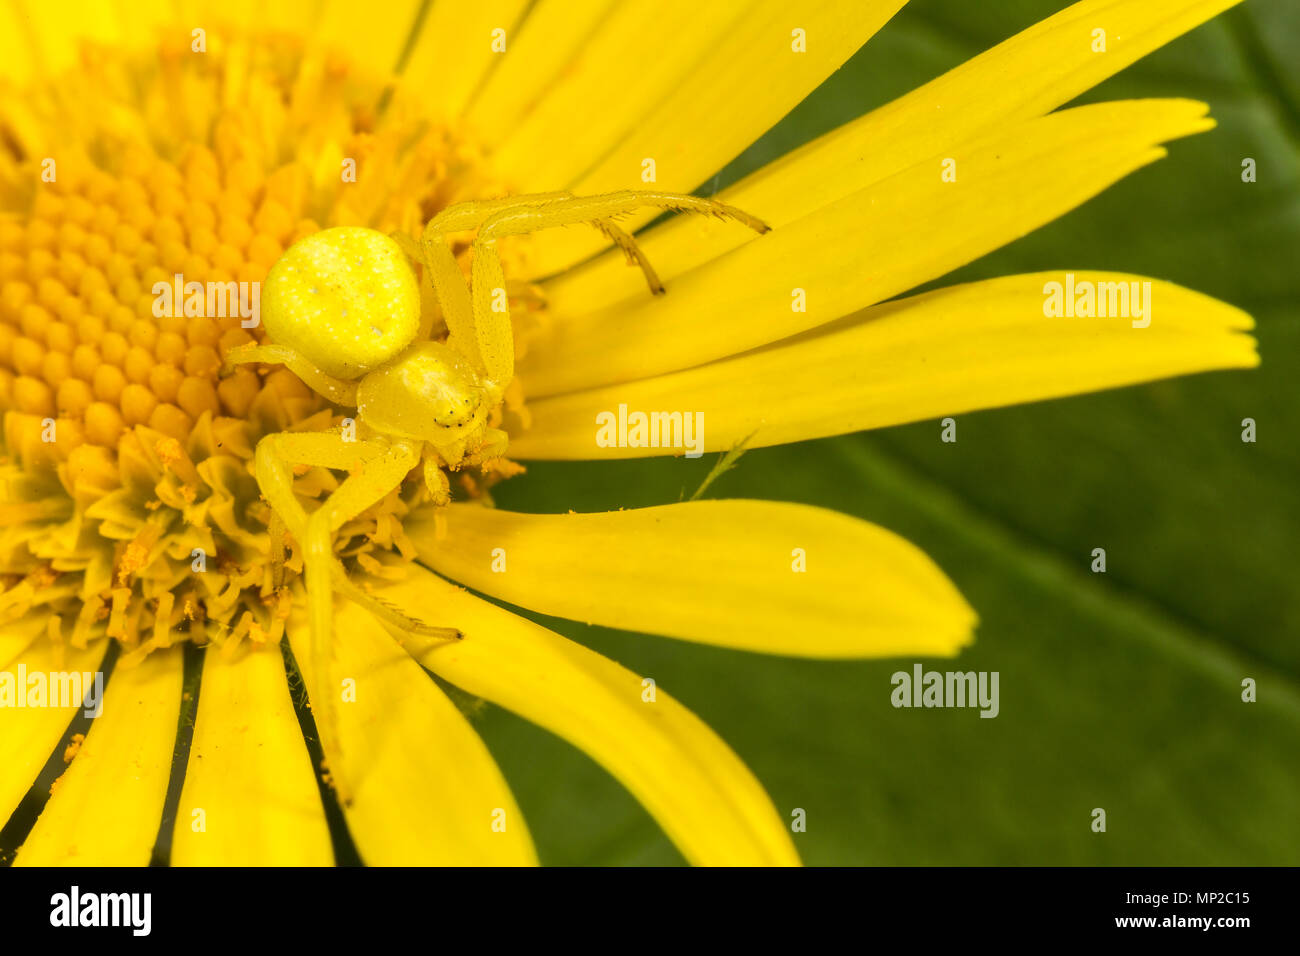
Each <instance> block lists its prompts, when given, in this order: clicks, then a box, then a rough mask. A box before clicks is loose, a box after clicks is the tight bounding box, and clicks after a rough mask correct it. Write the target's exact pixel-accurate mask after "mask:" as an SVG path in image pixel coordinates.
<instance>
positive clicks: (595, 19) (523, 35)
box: [465, 0, 614, 145]
mask: <svg viewBox="0 0 1300 956" xmlns="http://www.w3.org/2000/svg"><path fill="white" fill-rule="evenodd" d="M613 5H614V0H537V2H536V3H534V4H533V6H532V8H531V9H529V11H528V16H527V17H526V18H524V21H523V22H522V23H521V24H520V25H519V29H518V30H516V31H515V36H513V37H510V38H509V42H508V46H507V53H508V54H509V55H508V56H503V57H501V62H500V63H498V64H497V65H496V68H495V69H493V70H492V71H491V73H489V74H488V76H487V78H486V79H485V80H484V82H483V88H482V89H481V90H480V91H479V92H478V93H477V94H476V95H475V96H474V98H473V100H472V101H471V102H470V104H469V106H468V108H467V109H466V112H465V122H466V124H468V126H469V127H470V129H471V130H473V132H474V134H475V135H476V136H477V138H478V140H479V141H480V142H482V143H486V144H488V145H493V144H497V143H501V142H504V141H505V140H506V139H507V138H508V137H509V136H510V134H511V133H512V132H513V131H514V130H515V129H516V128H517V127H518V126H519V124H520V123H521V122H523V119H524V117H525V116H527V115H528V114H529V113H530V112H532V110H534V109H535V108H536V107H537V105H538V104H539V103H541V102H542V101H543V100H544V99H545V98H546V97H547V95H548V94H549V93H550V92H551V90H552V88H553V87H554V85H555V84H556V83H557V82H558V79H559V77H560V75H561V74H562V73H563V71H564V70H565V69H566V68H567V67H568V66H569V64H570V63H571V62H572V61H573V60H574V59H575V58H576V57H578V56H579V55H580V53H581V51H582V49H583V47H584V46H586V45H587V43H588V42H589V41H590V39H591V34H592V32H593V31H594V30H596V29H597V28H598V27H599V26H600V23H601V21H602V20H603V19H604V17H605V16H606V15H607V14H608V13H609V11H610V9H611V8H612V7H613Z"/></svg>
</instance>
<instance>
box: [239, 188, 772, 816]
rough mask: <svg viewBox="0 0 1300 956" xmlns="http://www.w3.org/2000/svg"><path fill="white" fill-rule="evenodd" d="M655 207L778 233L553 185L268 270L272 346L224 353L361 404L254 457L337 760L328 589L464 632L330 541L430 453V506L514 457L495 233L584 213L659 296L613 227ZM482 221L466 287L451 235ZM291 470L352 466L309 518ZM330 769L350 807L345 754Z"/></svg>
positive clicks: (266, 443) (753, 222)
mask: <svg viewBox="0 0 1300 956" xmlns="http://www.w3.org/2000/svg"><path fill="white" fill-rule="evenodd" d="M646 206H648V207H652V208H659V209H665V210H673V211H685V212H698V213H704V214H708V215H714V216H719V217H722V218H727V219H735V220H737V221H739V222H742V223H744V224H745V225H747V226H749V227H750V228H752V229H754V230H755V231H757V232H760V233H762V232H766V231H767V226H766V225H764V224H763V223H762V222H761V221H759V220H757V219H755V218H754V217H752V216H749V215H748V214H746V213H743V212H741V211H740V210H738V209H735V208H733V207H730V206H726V205H724V204H722V203H719V202H716V201H714V200H710V199H700V198H698V197H695V196H682V195H677V194H674V193H659V192H639V191H630V190H629V191H625V192H619V193H609V194H607V195H603V196H588V197H575V196H570V195H568V194H566V193H547V194H538V195H532V196H512V197H509V198H507V199H498V200H490V201H485V202H468V203H460V204H458V205H455V206H451V207H448V208H447V209H445V210H443V211H442V212H441V213H439V214H438V215H437V216H435V217H434V218H433V219H432V220H430V221H429V223H428V225H427V226H426V228H425V231H424V236H423V239H422V241H421V242H419V243H416V242H414V241H412V240H410V239H409V238H408V237H406V236H400V235H399V236H394V237H391V238H390V237H388V236H385V235H383V234H382V233H380V232H376V231H375V230H373V229H366V228H361V227H339V228H334V229H326V230H324V231H322V232H318V233H314V234H313V235H310V236H308V237H307V238H305V239H302V240H300V241H299V242H297V243H295V244H294V245H293V246H291V247H290V248H289V249H288V250H287V251H286V252H285V253H284V255H283V256H281V257H280V259H279V260H278V261H277V262H276V263H275V265H274V266H272V267H271V270H270V272H269V273H268V275H267V278H266V282H265V284H264V287H263V290H262V298H261V302H262V320H263V324H264V325H265V328H266V331H267V334H268V336H269V338H270V339H271V343H272V344H267V345H246V346H243V347H241V348H237V349H234V350H232V351H231V352H230V353H229V354H228V356H227V362H228V363H229V364H231V365H234V364H239V363H244V362H263V363H271V364H281V365H285V366H286V367H288V368H289V369H290V370H291V371H292V372H294V373H295V374H296V375H297V376H298V377H299V378H301V379H302V381H303V382H304V383H305V384H306V385H308V386H309V387H310V388H312V389H314V390H315V391H316V392H318V393H320V394H321V395H323V396H324V397H325V398H327V399H329V400H330V401H331V402H333V403H334V404H336V405H340V406H344V407H348V408H354V409H356V412H357V414H356V418H357V424H358V425H359V426H360V427H359V429H358V432H357V434H356V435H350V434H349V433H348V432H345V431H342V430H333V431H328V432H313V433H301V432H292V433H290V432H281V433H278V434H273V435H268V436H266V437H265V438H263V439H262V440H261V441H260V442H259V443H258V446H257V451H256V455H255V470H256V473H257V481H258V485H259V486H260V488H261V491H262V494H263V495H264V496H265V497H266V499H267V501H269V502H270V504H271V507H272V509H273V510H274V512H275V515H276V517H277V519H278V520H279V521H281V522H283V524H284V527H285V528H287V530H288V531H289V533H290V534H292V535H293V537H294V539H295V540H296V541H297V542H298V545H299V547H300V548H301V549H302V551H303V563H304V568H305V577H306V584H307V593H308V610H309V619H310V625H311V632H312V658H313V669H314V671H315V673H316V675H317V678H316V679H317V682H318V685H317V686H318V687H319V688H322V689H323V691H322V693H321V694H320V700H319V701H316V702H315V704H316V706H317V725H318V727H319V730H320V735H321V745H322V748H323V750H324V751H325V754H326V757H327V758H332V757H334V756H337V754H338V739H337V731H336V725H335V714H334V707H335V700H334V695H333V694H332V693H331V692H330V690H328V689H324V688H327V686H328V683H329V678H328V673H329V671H328V665H329V653H328V650H329V637H330V622H331V617H332V608H333V588H337V589H338V590H339V591H340V592H341V593H344V594H346V595H347V596H348V597H350V598H352V599H354V600H358V601H361V602H363V603H366V604H367V606H369V607H371V609H372V610H374V611H375V612H376V613H377V614H379V615H380V616H382V617H383V618H384V619H385V620H387V622H388V623H389V624H390V625H391V626H393V627H396V628H399V629H408V630H409V629H415V628H419V629H420V630H421V631H422V632H424V633H427V634H435V635H438V636H443V637H447V638H453V639H454V638H458V637H460V636H461V635H460V632H459V631H457V630H455V629H454V628H433V627H427V626H426V625H423V624H420V623H419V622H414V621H411V620H409V619H406V618H404V617H401V616H400V615H398V614H397V613H396V612H395V611H393V610H392V609H390V608H386V607H385V606H383V605H380V604H378V603H377V602H375V601H373V599H370V598H368V596H367V595H366V594H365V593H364V592H362V591H361V590H360V589H359V588H357V587H356V586H355V585H353V584H351V583H350V582H349V581H348V579H347V575H346V574H345V573H344V571H343V567H342V565H341V564H340V563H339V561H338V559H337V558H336V557H335V555H334V553H333V548H332V540H333V535H334V533H335V532H336V531H338V529H339V528H341V527H342V526H343V525H344V523H346V522H348V521H350V520H351V519H352V518H355V517H356V516H357V515H359V514H360V513H361V512H363V511H365V510H366V509H367V508H369V507H370V506H371V505H373V504H375V503H376V502H377V501H379V500H381V499H382V498H384V497H385V496H386V495H387V494H388V493H389V492H391V491H392V490H393V489H394V488H397V487H398V486H400V485H401V483H402V482H403V481H404V480H405V478H406V476H407V475H408V474H409V473H410V472H411V471H412V469H414V468H416V467H417V466H418V465H420V464H421V463H423V465H424V468H423V475H424V480H425V482H426V483H427V484H428V487H429V491H430V492H431V493H432V495H433V500H434V502H435V503H445V502H447V501H448V500H449V497H450V487H449V484H448V480H447V477H446V474H445V471H444V469H445V468H448V467H453V468H454V467H458V466H460V465H461V464H464V463H467V462H472V463H479V464H481V463H483V462H486V461H491V460H493V459H494V458H499V457H500V456H501V455H502V454H504V452H505V450H506V443H507V438H506V435H505V433H504V432H502V431H499V430H498V429H496V428H493V427H491V426H490V425H489V424H488V416H489V414H490V413H491V412H492V411H493V410H494V409H496V408H497V407H498V406H499V405H500V404H501V402H502V399H503V398H504V396H505V393H506V389H507V387H508V386H509V385H510V382H511V380H512V379H513V378H514V338H513V330H512V327H511V324H510V313H509V310H508V308H500V303H501V302H503V301H505V296H506V291H505V290H506V281H505V275H504V272H503V269H502V266H501V259H500V257H499V256H498V254H497V251H496V240H497V239H499V238H501V237H503V236H509V235H520V234H523V233H529V232H535V231H537V230H540V229H547V228H550V227H553V226H565V225H572V224H578V223H584V224H587V225H590V226H593V227H595V228H596V229H599V230H600V231H601V232H602V233H604V234H605V235H606V236H607V237H608V238H609V239H610V240H611V241H613V242H614V243H615V244H616V245H618V246H619V247H620V248H621V249H622V250H623V251H624V253H625V254H626V255H627V257H628V260H629V262H631V263H633V264H635V265H638V266H640V268H641V269H642V271H643V272H644V273H645V276H646V280H647V282H648V283H649V285H650V290H651V292H652V293H655V294H659V293H661V292H663V287H662V285H660V283H659V280H658V278H657V277H656V276H655V274H654V271H653V270H652V269H651V268H650V265H649V263H648V262H646V260H645V257H644V256H643V255H642V254H641V251H640V249H639V248H638V247H637V244H636V242H635V241H634V240H633V239H632V237H631V236H629V235H628V234H627V233H626V232H624V231H623V230H622V229H621V228H620V227H619V226H617V225H616V224H615V222H614V219H615V218H616V217H618V216H620V215H623V214H625V213H627V212H630V211H631V210H633V209H636V208H638V207H646ZM475 229H477V231H478V232H477V237H476V238H475V240H474V243H473V246H472V252H473V261H472V265H471V275H470V281H469V283H466V281H465V279H464V276H463V275H462V273H461V271H460V266H459V264H458V263H457V261H456V257H455V255H454V253H453V251H452V248H451V245H450V243H449V242H448V240H447V237H448V236H449V235H450V234H453V233H463V232H467V231H470V230H475ZM413 262H414V263H418V264H420V265H421V266H423V268H424V272H425V275H426V276H427V277H428V279H429V281H430V282H431V284H432V287H433V290H434V293H435V295H436V297H437V301H438V305H439V306H440V308H441V310H442V319H443V322H444V323H445V325H446V329H447V334H446V337H445V339H444V340H442V341H435V340H433V338H432V337H431V331H432V329H433V316H422V315H421V311H420V288H419V280H418V279H417V277H416V274H415V271H414V268H413V265H412V263H413ZM296 465H310V466H319V467H324V468H330V469H335V470H347V471H349V472H350V474H349V476H348V477H347V478H346V479H345V480H344V481H343V482H342V483H341V484H340V485H339V487H338V488H337V489H336V490H335V491H334V492H333V494H331V495H330V496H329V497H328V498H326V499H325V501H324V502H323V503H322V504H321V506H320V507H319V508H317V509H316V510H315V511H313V512H311V514H310V515H309V514H308V513H307V512H306V510H305V509H304V508H303V506H302V504H301V503H300V502H299V500H298V498H297V497H296V496H295V494H294V492H293V468H294V466H296ZM332 586H333V588H332ZM332 777H333V780H334V784H335V787H336V789H337V790H338V793H339V795H340V797H341V798H342V799H343V800H344V801H345V802H346V801H348V800H349V799H350V797H349V789H348V787H347V782H346V781H345V780H344V778H343V776H342V773H341V766H339V765H338V763H337V761H334V769H333V772H332Z"/></svg>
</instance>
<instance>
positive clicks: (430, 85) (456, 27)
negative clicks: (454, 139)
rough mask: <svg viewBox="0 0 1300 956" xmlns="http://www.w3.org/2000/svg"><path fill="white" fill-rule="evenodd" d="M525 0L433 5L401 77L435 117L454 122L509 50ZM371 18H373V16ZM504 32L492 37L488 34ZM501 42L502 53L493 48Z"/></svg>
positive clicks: (452, 0)
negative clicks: (503, 50) (503, 44)
mask: <svg viewBox="0 0 1300 956" xmlns="http://www.w3.org/2000/svg"><path fill="white" fill-rule="evenodd" d="M527 7H528V2H527V0H474V2H472V3H462V2H459V0H438V2H436V3H434V4H433V6H432V7H430V9H429V11H428V13H427V14H426V16H425V18H424V23H423V25H422V26H421V27H420V30H419V35H418V37H417V38H416V41H415V46H414V48H413V49H412V51H411V58H410V61H409V62H408V63H407V65H406V69H405V70H403V71H402V78H403V80H405V82H406V83H407V84H408V85H409V86H410V87H411V88H412V89H415V90H418V91H419V92H420V100H421V104H422V105H423V106H424V107H425V108H426V109H427V110H428V112H429V113H430V114H432V115H434V116H439V117H444V118H447V119H454V118H456V117H458V116H460V115H461V113H462V112H463V111H464V109H465V106H466V105H467V104H468V103H469V99H470V97H471V96H472V95H473V94H474V92H475V91H476V90H477V89H478V88H479V86H480V84H482V83H483V81H484V79H485V78H486V77H487V76H488V75H490V73H491V72H492V71H493V69H494V68H495V67H496V66H497V64H498V63H500V62H501V60H502V59H503V58H504V57H505V56H506V55H507V52H508V51H509V49H510V37H511V35H512V34H513V33H514V32H515V25H516V23H518V21H519V18H520V15H521V14H523V12H524V11H525V10H526V9H527ZM372 16H373V13H372ZM495 30H500V31H503V32H502V33H501V34H500V35H499V36H497V37H494V36H493V31H495ZM499 39H504V41H505V44H506V46H505V50H506V51H507V52H498V51H495V50H494V49H493V44H494V41H497V40H499Z"/></svg>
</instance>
